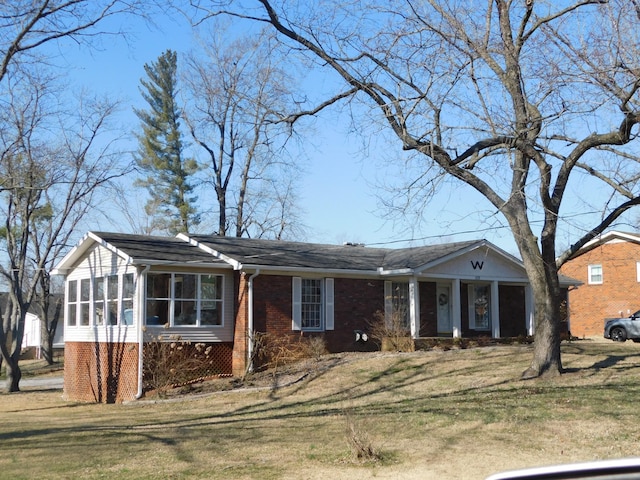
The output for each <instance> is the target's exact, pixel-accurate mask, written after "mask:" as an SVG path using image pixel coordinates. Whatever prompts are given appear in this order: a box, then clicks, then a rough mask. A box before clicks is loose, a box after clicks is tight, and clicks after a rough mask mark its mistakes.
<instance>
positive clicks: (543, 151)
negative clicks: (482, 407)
mask: <svg viewBox="0 0 640 480" xmlns="http://www.w3.org/2000/svg"><path fill="white" fill-rule="evenodd" d="M191 4H192V6H194V7H196V8H200V12H201V13H202V15H201V16H200V18H199V19H198V21H201V22H203V21H206V20H207V19H208V18H209V17H210V16H217V15H220V14H222V13H225V14H229V15H232V16H234V17H236V18H242V19H244V20H246V19H249V20H253V21H257V22H261V23H262V24H267V25H271V26H272V27H273V28H274V29H275V30H276V31H277V32H278V34H279V35H280V38H281V40H282V41H283V42H285V43H286V44H287V45H289V46H291V48H292V51H295V50H299V51H301V52H303V53H305V54H306V55H307V56H308V57H309V58H313V59H315V60H316V62H317V64H318V65H319V67H320V68H326V69H330V70H331V71H332V72H333V73H337V74H338V75H339V77H340V78H342V80H343V84H344V86H345V88H344V91H343V92H338V93H336V95H335V97H334V98H333V99H330V100H328V101H327V102H326V103H331V101H334V100H336V99H338V98H341V97H344V96H345V95H346V94H349V93H351V92H354V95H356V98H360V99H362V100H363V101H364V102H365V103H366V104H368V105H371V106H373V107H375V110H377V115H378V118H380V119H381V120H383V121H384V122H385V123H386V125H387V127H388V128H389V129H390V130H389V131H390V132H393V134H394V136H395V137H396V138H397V140H398V145H399V147H400V148H402V149H403V150H405V151H407V152H413V153H414V154H416V155H418V156H420V157H421V158H422V159H423V161H424V163H425V171H426V172H429V171H430V169H431V172H433V169H432V167H433V166H435V167H436V169H435V171H436V173H437V174H438V175H446V176H450V177H451V178H454V179H457V180H458V181H459V182H460V183H463V184H466V185H468V186H469V187H471V188H472V189H475V190H476V191H477V192H479V193H480V194H482V195H483V196H484V198H486V199H487V200H488V202H490V204H491V205H492V206H493V208H494V209H495V211H496V212H499V213H500V214H501V215H502V216H504V218H505V219H506V221H507V223H508V225H509V227H510V229H511V232H512V234H513V238H514V240H515V243H516V245H517V247H518V249H519V252H520V255H521V257H522V260H523V262H524V265H525V267H526V270H527V273H528V276H529V280H530V284H531V287H532V291H533V297H534V304H535V347H534V354H533V361H532V363H531V365H530V367H529V368H528V369H527V370H526V371H525V372H524V373H523V377H525V378H529V377H534V376H539V375H542V374H557V373H558V372H561V371H562V362H561V358H560V335H559V326H560V314H559V309H560V297H561V291H560V286H559V281H558V269H559V268H560V266H561V265H562V264H563V263H564V262H565V261H567V260H568V259H570V258H571V257H572V255H574V254H575V252H576V251H577V250H578V249H579V248H580V247H581V246H582V245H584V244H585V243H586V242H587V241H589V240H590V239H592V238H594V237H595V236H597V235H599V234H600V233H601V232H603V231H604V230H605V229H606V228H607V227H608V226H610V225H611V224H612V223H613V222H615V221H616V219H618V218H619V217H620V216H621V215H622V214H623V213H624V212H626V211H627V210H628V209H630V208H631V207H633V206H635V205H637V204H639V203H640V196H639V194H640V189H639V186H638V178H639V177H640V175H639V174H640V168H639V167H640V165H639V164H638V155H637V141H638V127H637V125H638V122H639V121H640V109H639V103H640V98H639V89H640V55H639V52H638V47H639V46H640V38H639V35H640V18H639V13H638V12H639V11H640V7H639V5H640V4H639V3H638V2H637V1H636V0H633V1H631V2H629V1H622V0H619V1H618V0H609V1H608V0H575V1H573V2H552V1H544V0H521V1H511V0H490V1H487V2H483V3H481V2H458V1H454V0H425V1H414V0H384V1H382V0H380V1H378V0H369V1H367V2H364V4H363V2H348V1H344V0H336V1H333V2H332V1H328V2H322V3H318V4H315V3H308V2H286V4H285V3H283V2H276V1H270V0H257V1H256V2H249V1H246V2H237V1H234V2H228V1H214V2H208V3H206V4H205V3H204V2H191ZM205 6H206V8H204V7H205ZM315 110H317V107H315V108H310V109H309V111H315ZM303 113H304V112H303ZM363 121H364V120H363ZM581 184H588V185H589V188H584V187H582V188H580V185H581ZM574 190H575V191H582V192H583V193H585V194H587V195H590V196H591V197H592V198H591V199H590V203H591V204H593V203H594V202H595V198H593V197H594V195H593V194H594V193H597V196H598V199H602V202H601V203H600V209H601V217H600V219H599V220H597V221H595V224H593V225H590V226H589V227H588V228H586V229H585V230H583V231H577V230H575V229H574V230H573V234H574V235H575V238H574V241H573V242H572V244H571V246H570V247H569V248H568V249H566V250H564V251H559V247H558V246H557V236H558V231H559V228H564V227H563V225H564V226H566V221H563V215H562V210H561V207H562V206H563V205H564V204H565V203H566V200H567V197H568V196H569V197H570V196H571V194H572V192H573V191H574ZM606 192H608V194H607V193H606ZM538 221H539V223H538ZM539 225H541V226H539Z"/></svg>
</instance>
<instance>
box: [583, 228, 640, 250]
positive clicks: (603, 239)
mask: <svg viewBox="0 0 640 480" xmlns="http://www.w3.org/2000/svg"><path fill="white" fill-rule="evenodd" d="M614 238H620V239H623V240H628V241H630V242H634V243H640V235H634V234H632V233H624V232H618V231H616V230H612V231H610V232H607V233H605V234H603V235H598V236H597V237H595V238H592V239H591V240H589V241H588V242H587V243H585V244H584V245H583V246H582V248H581V249H580V250H583V249H588V248H591V247H593V246H596V245H599V244H604V243H607V242H608V241H610V240H613V239H614Z"/></svg>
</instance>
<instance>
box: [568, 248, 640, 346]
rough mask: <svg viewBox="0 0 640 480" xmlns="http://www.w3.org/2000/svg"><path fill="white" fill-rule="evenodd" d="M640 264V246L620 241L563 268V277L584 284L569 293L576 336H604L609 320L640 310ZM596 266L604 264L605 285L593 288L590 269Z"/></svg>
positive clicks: (573, 328) (603, 276)
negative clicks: (638, 265) (638, 266)
mask: <svg viewBox="0 0 640 480" xmlns="http://www.w3.org/2000/svg"><path fill="white" fill-rule="evenodd" d="M638 261H640V245H637V244H635V243H631V242H617V243H606V244H604V245H600V246H598V247H596V248H594V249H593V250H590V251H588V252H586V253H584V254H583V255H580V256H579V257H577V258H575V259H573V260H570V261H569V262H567V263H566V264H565V265H563V266H562V268H561V269H560V272H561V273H562V274H564V275H567V276H569V277H572V278H575V279H576V280H580V281H581V282H583V285H580V286H579V287H578V288H575V289H571V290H570V291H569V321H570V329H571V334H572V335H575V336H577V337H585V336H602V334H603V330H604V321H605V319H606V318H612V317H619V316H626V315H628V314H629V313H633V312H635V311H636V310H638V309H640V283H638V281H637V276H636V275H637V274H636V262H638ZM593 264H600V265H602V278H603V283H602V284H601V285H589V282H588V281H589V278H588V266H589V265H593Z"/></svg>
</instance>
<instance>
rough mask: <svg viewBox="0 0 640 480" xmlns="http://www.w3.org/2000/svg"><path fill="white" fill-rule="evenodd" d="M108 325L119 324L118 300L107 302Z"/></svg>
mask: <svg viewBox="0 0 640 480" xmlns="http://www.w3.org/2000/svg"><path fill="white" fill-rule="evenodd" d="M105 321H106V322H107V325H117V324H118V300H107V318H106V319H105Z"/></svg>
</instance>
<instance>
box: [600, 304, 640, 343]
mask: <svg viewBox="0 0 640 480" xmlns="http://www.w3.org/2000/svg"><path fill="white" fill-rule="evenodd" d="M604 338H610V339H611V340H613V341H614V342H624V341H626V340H627V339H630V340H633V341H634V342H640V310H638V311H637V312H635V313H632V314H631V315H629V316H628V317H625V318H612V319H609V320H607V321H606V322H605V324H604Z"/></svg>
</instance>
